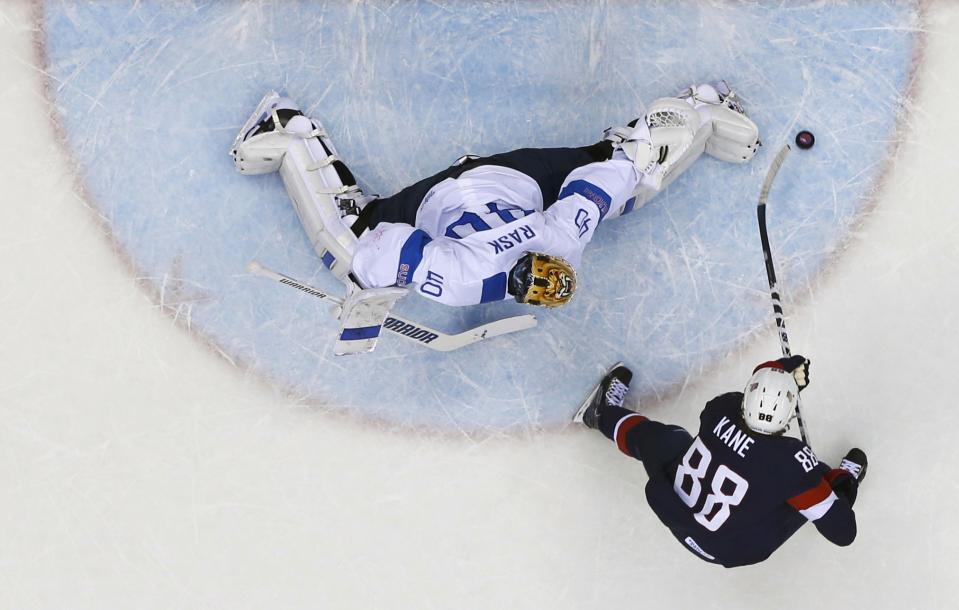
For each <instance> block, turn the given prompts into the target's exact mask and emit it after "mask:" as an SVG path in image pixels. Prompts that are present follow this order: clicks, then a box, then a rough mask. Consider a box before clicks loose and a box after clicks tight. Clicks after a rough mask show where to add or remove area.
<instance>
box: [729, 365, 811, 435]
mask: <svg viewBox="0 0 959 610" xmlns="http://www.w3.org/2000/svg"><path fill="white" fill-rule="evenodd" d="M798 402H799V386H797V385H796V380H795V379H794V378H793V376H792V373H787V372H786V371H784V370H783V369H781V368H778V367H772V366H762V367H761V368H759V369H757V370H756V371H755V372H753V376H752V377H750V378H749V383H747V384H746V389H745V391H744V392H743V420H745V422H746V425H747V426H749V428H750V429H751V430H753V431H755V432H760V433H762V434H782V433H783V432H785V431H786V429H787V428H788V427H789V422H790V420H792V418H793V415H794V414H795V413H796V405H797V404H798Z"/></svg>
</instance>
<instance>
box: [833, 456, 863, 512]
mask: <svg viewBox="0 0 959 610" xmlns="http://www.w3.org/2000/svg"><path fill="white" fill-rule="evenodd" d="M867 466H868V460H867V459H866V454H865V452H864V451H863V450H862V449H855V448H854V449H850V450H849V453H847V454H846V457H844V458H843V459H842V462H841V463H840V464H839V468H834V469H833V470H832V471H830V473H829V474H828V475H827V477H826V478H827V479H828V480H829V485H830V486H831V487H832V490H833V491H834V492H836V495H837V496H839V497H840V498H845V499H846V500H847V501H848V502H849V506H852V505H853V504H855V502H856V492H858V491H859V484H860V483H862V482H863V480H864V479H865V478H866V468H867Z"/></svg>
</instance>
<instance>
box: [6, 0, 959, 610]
mask: <svg viewBox="0 0 959 610" xmlns="http://www.w3.org/2000/svg"><path fill="white" fill-rule="evenodd" d="M633 23H634V24H635V26H636V27H635V28H632V27H629V24H633ZM717 24H718V26H721V27H718V26H717ZM800 26H802V27H800ZM757 33H758V34H757ZM957 34H959V6H957V5H955V4H954V3H951V2H929V3H923V4H921V5H919V6H915V5H913V4H909V3H865V2H862V3H859V2H851V3H842V4H837V5H832V4H829V3H810V4H803V3H795V4H789V5H786V6H782V5H780V4H775V5H774V4H771V3H770V4H768V5H763V4H759V5H749V6H746V5H738V4H723V3H702V4H695V3H684V5H683V7H682V8H680V9H675V10H674V9H670V8H669V4H667V3H648V4H639V3H637V4H630V5H626V4H625V3H623V4H619V3H610V4H607V3H595V5H594V4H591V3H579V2H572V1H571V2H544V3H516V4H509V3H492V4H484V5H477V4H467V3H432V4H428V3H424V4H422V5H419V4H417V5H414V4H412V3H402V4H387V3H375V2H370V3H354V4H348V5H346V4H341V3H335V2H330V3H315V4H311V3H296V4H291V3H283V4H270V3H244V4H232V3H231V4H227V3H224V4H177V5H157V4H153V3H120V2H117V3H101V4H97V3H94V4H86V3H72V2H50V3H40V2H17V1H10V0H7V1H0V48H2V53H0V76H2V77H3V78H2V79H0V101H2V107H3V108H4V110H5V112H6V113H7V116H8V120H7V121H6V122H5V129H4V137H3V138H2V143H0V175H2V176H3V177H4V178H5V180H4V187H5V188H4V196H3V199H4V204H5V205H3V206H2V207H0V248H2V252H3V253H4V254H5V255H4V256H3V257H0V269H2V274H0V277H2V278H3V282H2V283H0V313H2V314H3V315H2V316H0V324H2V330H0V371H2V373H0V456H2V459H0V525H2V530H3V531H4V537H3V542H2V544H0V608H16V609H20V608H66V607H69V608H231V609H232V608H454V607H455V608H597V607H609V606H613V605H615V606H623V605H630V606H639V607H657V608H659V607H666V608H767V607H782V608H809V607H813V606H817V605H818V606H826V605H829V606H830V607H832V606H835V607H842V608H953V607H959V594H956V593H955V592H954V590H953V586H952V581H953V580H954V577H952V576H950V574H954V572H955V565H954V564H955V561H956V559H957V558H959V533H957V528H956V526H955V525H954V524H953V514H952V513H953V511H954V510H955V509H956V504H957V499H959V489H957V487H959V485H957V483H956V482H955V479H954V476H953V470H954V469H955V468H957V467H959V455H957V450H956V449H955V447H954V445H953V444H952V443H951V433H952V429H954V428H955V427H956V424H957V423H959V416H957V415H956V412H957V411H956V409H955V407H954V405H953V402H954V399H953V396H952V395H953V392H952V391H950V390H951V388H952V384H953V382H952V380H953V378H954V377H955V374H954V373H952V372H950V371H952V369H953V368H954V363H955V362H956V361H957V356H959V348H957V347H956V345H955V338H956V336H957V334H959V315H957V314H956V313H955V311H954V302H955V301H956V298H957V297H959V281H957V280H956V279H955V278H956V274H957V271H959V269H957V268H959V246H957V244H956V237H957V226H959V211H957V210H956V206H955V203H954V202H955V187H954V185H955V184H956V183H957V181H959V178H957V175H959V174H957V171H956V170H957V169H959V161H956V160H955V158H954V156H953V155H952V150H953V142H954V141H955V139H956V138H957V137H959V120H957V119H956V117H955V113H954V111H953V108H952V106H953V105H954V102H953V100H955V99H959V71H957V70H956V68H955V62H954V57H956V56H959V42H957V41H959V37H957ZM743 38H746V39H748V40H749V42H748V43H741V42H740V41H741V40H742V39H743ZM584 41H585V42H584ZM509 45H513V46H509ZM504 49H505V50H504ZM625 49H630V51H627V50H625ZM640 53H641V54H642V55H640ZM328 75H329V78H328V79H327V76H328ZM715 76H725V77H728V78H730V80H732V81H734V83H735V84H736V85H737V86H738V87H739V88H740V89H741V90H742V91H743V95H744V98H745V99H746V100H747V102H748V104H749V108H750V111H751V114H752V116H754V117H755V118H756V120H757V123H758V124H759V125H760V128H761V129H762V130H763V133H764V140H765V141H766V143H767V147H766V148H765V150H764V151H763V152H762V153H761V154H760V156H759V157H757V159H756V162H755V163H753V164H752V165H751V166H746V167H732V166H725V165H723V164H720V163H718V162H716V161H713V160H703V161H700V162H699V163H697V165H696V166H694V167H693V168H692V169H691V170H690V172H689V173H688V174H687V175H686V176H684V177H683V178H682V179H681V180H680V181H679V182H677V183H676V184H675V185H673V187H671V188H670V190H669V191H668V192H666V193H664V194H663V195H662V196H661V197H660V198H659V199H657V200H655V201H654V202H653V203H650V204H649V205H648V206H647V207H646V208H644V209H643V210H640V211H638V212H636V213H635V214H634V215H632V216H628V217H625V218H623V219H621V220H617V221H615V224H614V223H609V226H608V227H607V226H604V228H603V231H606V234H603V232H602V231H601V232H600V233H599V234H598V235H597V238H596V240H595V241H594V243H593V244H592V245H591V246H590V249H589V250H587V258H586V261H585V266H584V270H583V277H584V278H586V279H587V281H592V282H593V285H592V286H590V285H589V284H585V283H584V290H583V293H582V294H580V295H578V299H577V301H578V302H577V303H576V304H575V307H578V308H581V309H574V310H573V311H570V312H567V313H563V314H560V315H556V314H540V317H541V327H540V328H538V329H536V330H535V331H529V332H530V333H533V334H531V335H529V336H528V337H521V336H519V335H517V336H516V337H515V338H499V339H495V340H493V341H491V342H490V343H489V344H485V345H478V346H474V347H472V348H470V349H469V350H465V351H464V352H462V353H461V354H457V355H456V356H455V357H452V358H450V359H444V357H443V356H438V355H434V354H424V353H422V352H418V351H416V350H415V346H407V345H406V344H398V343H397V342H394V343H393V344H387V343H386V341H385V340H384V341H383V344H382V345H381V346H380V348H378V350H377V352H376V353H374V354H373V355H372V356H371V357H367V359H366V360H365V361H364V360H358V359H353V360H351V361H350V362H348V363H345V364H342V363H339V362H338V361H336V360H334V359H332V357H331V356H329V355H328V354H329V349H328V348H329V343H330V341H331V338H330V335H331V333H332V326H331V325H329V324H326V321H325V319H324V318H323V316H324V315H325V314H324V312H323V310H322V308H317V307H316V306H315V304H314V303H313V302H312V301H311V300H310V299H308V298H306V297H301V296H300V295H298V294H295V293H294V294H292V295H290V294H287V293H286V292H284V290H285V289H283V288H282V287H277V286H274V285H271V284H269V283H268V282H265V281H264V282H263V283H261V282H260V281H258V280H255V279H251V278H249V277H248V276H246V275H245V274H243V272H242V265H243V264H244V263H245V262H246V261H247V260H248V259H249V258H250V257H251V256H257V257H260V258H262V259H263V260H264V262H268V263H271V264H273V265H275V266H277V267H279V268H281V269H283V270H285V271H288V272H290V273H292V274H295V275H299V276H301V277H303V278H304V279H309V280H310V281H313V282H315V283H317V284H322V283H323V282H324V281H326V278H325V276H324V272H323V271H322V270H317V269H316V261H315V259H314V258H313V256H314V255H313V253H312V251H311V250H310V247H309V244H308V242H307V240H306V239H305V237H303V236H302V235H301V234H300V233H298V232H297V231H298V227H297V226H296V220H295V217H294V216H293V214H292V211H291V210H290V209H289V204H288V202H287V200H286V199H285V197H286V196H285V193H284V192H283V189H282V186H281V185H280V184H279V180H278V179H276V177H275V176H273V177H264V178H262V179H260V178H246V177H242V176H239V175H238V174H235V173H233V171H232V168H231V167H230V163H229V158H228V157H227V156H226V152H225V151H226V149H227V148H228V146H229V143H230V141H231V140H232V138H233V135H234V133H235V130H236V129H237V128H238V127H239V125H240V124H241V123H242V121H243V119H244V118H245V117H246V115H247V114H248V112H249V111H250V109H252V106H253V105H255V103H256V100H257V99H259V96H260V94H261V93H262V90H263V89H264V88H268V87H280V88H285V89H286V90H288V91H289V92H290V93H291V95H293V96H294V97H295V98H297V99H299V100H300V101H301V103H302V105H303V106H304V108H305V109H306V110H307V111H308V112H310V113H311V114H315V115H317V116H319V117H320V118H322V119H323V120H324V121H325V122H327V123H328V127H330V129H331V132H332V133H333V135H334V138H335V141H336V142H337V145H338V147H339V148H340V149H341V153H343V154H344V157H349V159H348V161H349V162H350V165H351V166H352V167H353V168H354V170H356V172H357V174H358V175H360V176H361V182H363V184H364V186H366V187H368V188H370V189H372V190H374V191H379V192H384V193H385V192H390V191H392V190H395V189H397V188H399V187H400V186H402V185H403V184H405V182H408V181H410V180H413V179H416V178H418V177H419V176H421V175H423V174H425V173H428V172H431V171H436V170H438V169H440V168H441V167H442V166H443V165H445V164H446V163H448V162H449V161H450V160H452V159H453V158H455V157H456V156H458V155H459V154H460V153H461V152H464V151H465V150H472V151H473V152H478V153H491V152H495V151H497V150H501V149H508V148H512V147H516V146H523V145H538V146H552V145H564V144H579V143H586V142H589V141H591V140H593V139H595V138H596V137H598V134H599V133H600V132H601V130H602V128H603V127H605V126H607V125H608V124H612V123H615V122H619V121H621V120H628V119H630V118H632V116H633V115H635V114H638V113H639V111H640V110H641V106H642V104H643V103H648V102H650V101H652V99H654V98H655V97H658V96H661V95H668V94H670V93H674V92H675V91H674V90H675V89H676V87H677V85H679V86H680V87H681V86H685V85H686V84H688V83H689V82H695V81H698V80H706V79H709V78H713V77H715ZM340 91H344V92H346V93H339V92H340ZM630 104H632V105H633V106H632V108H629V109H626V110H624V107H626V106H629V105H630ZM624 113H625V114H624ZM802 126H805V127H808V128H810V129H813V130H814V131H816V132H817V136H819V143H818V144H817V147H816V148H814V149H813V150H812V151H809V153H803V152H800V151H797V152H794V153H793V155H792V157H791V158H790V159H789V160H788V161H787V165H786V166H785V167H784V169H783V174H782V176H781V177H780V179H779V182H778V183H777V187H776V189H775V190H774V193H773V198H772V199H771V203H770V205H771V210H770V224H771V227H770V229H771V238H772V240H773V247H774V249H775V250H776V253H777V264H778V265H779V267H780V271H781V274H780V275H781V276H782V277H781V280H782V282H783V283H784V297H785V299H786V303H785V307H786V310H787V314H789V319H788V324H789V332H790V337H791V338H792V342H793V346H794V349H796V350H797V351H801V352H803V353H806V354H807V355H809V356H810V357H811V358H812V360H813V370H812V378H813V385H812V386H811V387H810V389H809V390H808V391H807V392H804V399H805V402H804V406H805V415H806V419H807V420H808V424H809V427H810V432H811V434H812V440H813V444H814V448H815V449H816V451H817V453H818V454H819V455H820V457H821V458H822V459H825V460H826V461H828V462H831V463H835V462H837V461H838V459H839V457H841V455H842V454H843V453H844V452H845V450H846V449H847V448H848V447H849V446H851V445H858V446H861V447H862V448H864V449H865V450H866V451H867V452H868V453H869V456H870V462H871V467H870V474H869V480H868V481H867V482H866V484H865V485H864V487H863V490H862V493H861V495H860V500H859V502H858V503H857V505H856V508H857V516H858V520H859V537H858V539H857V541H856V542H855V543H854V544H853V545H852V546H851V547H849V548H845V549H840V548H837V547H833V546H831V545H830V544H829V543H828V542H826V541H825V540H824V539H822V538H821V537H820V536H819V535H818V534H817V533H816V531H815V530H814V529H813V528H811V527H806V528H804V529H803V530H801V531H800V533H799V534H797V535H796V536H795V537H794V539H793V540H791V541H790V542H789V543H787V545H786V546H784V547H783V548H782V549H781V550H780V551H779V552H777V553H776V554H775V555H774V556H773V557H772V558H771V559H770V560H769V561H767V562H766V563H764V564H762V565H759V566H755V567H750V568H744V569H738V570H732V571H729V570H723V569H721V568H716V567H714V566H710V565H706V564H703V563H701V562H699V561H698V560H696V559H695V558H694V557H693V556H692V555H690V554H689V553H688V552H687V551H685V550H684V549H682V548H680V547H679V545H677V544H676V543H675V541H674V540H673V539H672V538H671V536H669V534H668V532H667V531H666V530H665V529H664V528H663V527H662V526H661V525H660V524H659V523H658V521H657V520H656V518H655V516H654V515H653V514H652V513H651V511H649V509H648V508H647V506H646V505H645V500H644V498H643V494H642V488H643V485H644V484H645V475H644V472H643V470H642V468H641V466H639V465H638V464H637V463H635V462H632V461H631V460H628V459H626V458H624V457H622V456H621V455H619V454H618V453H617V452H616V451H615V448H614V447H613V445H612V444H611V443H609V442H608V441H606V440H605V439H604V438H602V437H601V436H599V435H597V434H596V433H592V432H589V431H586V430H583V429H579V428H573V427H566V426H564V425H563V424H562V421H563V419H564V418H565V417H568V415H569V414H570V413H571V412H572V411H573V410H575V407H576V403H578V401H579V400H580V395H581V394H583V393H584V391H585V390H587V389H588V386H589V385H590V384H591V383H593V381H594V380H595V377H596V376H597V373H598V372H599V371H601V370H602V369H603V368H604V367H605V366H606V364H608V363H610V362H612V361H615V360H616V359H620V358H622V359H625V360H627V361H628V362H630V363H631V364H634V365H635V366H636V367H637V369H638V371H639V373H640V383H639V384H637V387H636V392H635V394H636V397H635V398H634V399H633V406H634V407H639V408H642V409H643V410H644V411H645V412H647V413H648V414H649V415H650V416H652V417H654V418H658V419H665V420H668V421H672V422H676V423H680V424H683V425H687V426H691V427H694V426H695V424H696V421H697V416H698V413H699V410H700V409H701V407H702V405H703V404H704V403H705V402H706V400H708V399H709V398H711V397H713V396H715V395H716V394H719V393H721V392H726V391H729V390H733V389H739V388H740V387H741V386H742V384H743V383H744V381H745V378H746V376H747V375H748V372H749V371H750V370H751V368H752V366H753V365H754V364H755V363H757V362H759V361H762V360H765V359H767V358H769V357H772V356H775V355H776V353H777V352H778V350H779V348H778V344H777V340H776V338H775V335H774V333H773V332H772V329H771V320H770V319H769V318H770V316H769V314H768V302H767V300H766V299H767V295H766V292H765V287H764V282H765V278H764V275H763V269H762V258H761V255H760V254H759V251H758V249H759V248H758V236H757V235H756V230H755V219H754V203H755V198H756V195H757V194H758V188H759V184H760V182H761V179H762V174H763V173H764V172H765V169H766V167H767V165H768V162H769V160H770V159H771V156H772V155H773V154H774V153H775V150H776V149H777V148H778V146H779V145H781V143H783V142H784V141H786V139H787V138H788V137H789V136H791V135H792V134H793V133H794V132H795V130H796V129H798V128H800V127H802ZM570 140H572V141H570ZM803 155H805V156H803ZM352 159H355V161H353V160H352ZM270 178H272V179H270ZM634 253H635V256H636V257H637V259H638V260H639V262H640V263H641V264H637V265H628V264H624V263H623V261H624V259H625V258H626V257H627V256H633V255H634ZM608 259H611V260H612V261H615V262H610V260H608ZM629 260H632V259H629ZM620 271H621V272H622V274H625V276H626V281H622V280H621V279H620V275H619V272H620ZM617 291H620V292H617ZM415 298H416V297H415V296H414V297H410V298H408V299H407V301H408V302H407V303H404V305H405V306H407V307H409V309H407V310H404V313H405V314H408V315H410V316H413V315H416V316H418V317H419V318H421V319H423V320H424V321H425V320H432V319H436V320H439V321H438V322H437V325H439V326H443V327H448V328H449V329H453V328H455V327H456V326H457V325H466V324H473V323H478V322H480V321H485V320H488V319H493V318H495V317H498V316H500V315H505V314H506V313H510V312H514V311H517V309H516V308H515V306H512V305H509V304H503V305H501V306H498V307H496V308H490V309H492V311H490V310H489V309H487V310H483V311H480V310H479V308H474V309H473V310H472V311H465V312H455V313H454V312H448V311H444V310H441V309H440V308H438V306H434V305H431V304H428V303H424V302H422V301H419V302H416V301H414V299H415ZM623 328H627V329H629V330H628V331H623ZM584 335H585V336H584ZM557 337H558V338H557ZM524 357H525V359H524ZM360 358H363V357H360ZM564 358H565V359H564ZM551 363H552V364H551ZM504 368H505V369H506V372H504V373H502V376H505V378H506V381H504V382H503V383H499V384H497V383H496V381H497V380H500V379H502V377H501V376H500V375H501V374H500V372H499V371H500V370H502V369H504ZM404 372H410V374H409V378H403V373H404ZM550 375H552V377H550ZM344 378H345V379H347V380H353V381H350V383H354V384H356V385H355V387H356V388H357V390H356V391H353V392H348V391H345V390H341V389H340V387H341V385H342V384H341V383H340V382H341V381H342V380H343V379H344ZM357 380H359V381H357ZM545 380H551V381H550V382H547V381H545ZM430 384H433V385H435V386H436V388H438V389H435V390H431V391H429V392H426V393H418V392H420V391H421V390H422V388H423V387H426V386H429V385H430ZM338 392H342V393H343V396H349V397H353V398H351V399H350V400H347V399H344V398H343V396H341V395H340V394H338Z"/></svg>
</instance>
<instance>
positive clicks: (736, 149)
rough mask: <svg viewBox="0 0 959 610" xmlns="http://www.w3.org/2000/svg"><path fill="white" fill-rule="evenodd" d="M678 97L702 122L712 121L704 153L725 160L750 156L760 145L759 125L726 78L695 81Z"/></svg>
mask: <svg viewBox="0 0 959 610" xmlns="http://www.w3.org/2000/svg"><path fill="white" fill-rule="evenodd" d="M680 97H682V98H684V99H686V100H687V101H688V102H689V103H690V104H692V105H693V107H695V108H696V110H697V111H698V112H699V114H700V116H701V117H702V122H703V124H708V125H712V133H711V134H710V136H709V138H708V139H707V141H706V154H708V155H709V156H711V157H714V158H716V159H719V160H720V161H726V162H727V163H746V162H748V161H750V160H752V158H753V157H754V156H755V155H756V151H757V150H758V149H759V146H760V143H759V128H758V127H756V124H755V123H754V122H753V121H752V120H750V118H749V117H748V116H746V111H745V109H743V105H742V104H741V103H740V102H739V99H738V98H737V96H736V93H735V92H734V91H733V90H732V89H730V88H729V85H728V84H727V83H726V81H719V82H718V83H716V84H715V85H710V84H703V85H694V86H692V87H690V88H689V90H688V91H687V92H686V93H685V94H683V95H682V96H680Z"/></svg>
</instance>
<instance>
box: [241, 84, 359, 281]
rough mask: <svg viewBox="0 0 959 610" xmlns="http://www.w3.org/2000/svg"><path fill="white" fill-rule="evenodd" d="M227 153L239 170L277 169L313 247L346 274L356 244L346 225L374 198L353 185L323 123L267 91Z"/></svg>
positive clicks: (338, 272)
mask: <svg viewBox="0 0 959 610" xmlns="http://www.w3.org/2000/svg"><path fill="white" fill-rule="evenodd" d="M231 152H232V154H233V161H234V164H235V165H236V168H237V170H238V171H240V172H241V173H243V174H262V173H267V172H271V171H277V170H279V172H280V176H281V177H282V178H283V184H284V185H285V186H286V191H287V193H288V194H289V196H290V198H291V199H292V200H293V207H294V209H295V210H296V214H297V216H298V217H299V219H300V222H301V223H302V224H303V227H304V229H305V230H306V233H307V235H308V236H309V238H310V242H311V243H312V244H313V248H314V250H316V253H317V254H318V255H319V257H320V259H321V260H322V261H323V263H324V264H325V265H326V266H327V267H329V268H330V270H331V271H332V272H333V274H334V275H335V276H337V277H338V278H340V279H344V278H346V276H347V275H348V274H349V272H350V264H351V262H352V259H353V248H354V246H355V244H356V236H355V235H354V234H353V231H352V230H351V228H350V227H351V226H352V224H353V223H354V222H355V221H356V219H357V218H358V217H359V213H360V211H361V210H362V209H363V207H365V206H366V204H367V203H369V202H370V201H371V200H372V199H373V197H369V196H366V195H364V194H363V192H362V191H361V190H360V188H359V187H358V186H357V185H356V178H354V177H353V173H352V172H350V170H349V168H348V167H346V165H345V164H344V163H343V162H342V161H341V160H340V158H339V157H338V156H337V152H336V148H335V147H334V146H333V142H332V141H331V140H330V138H329V135H328V134H327V133H326V130H325V129H324V128H323V125H322V124H320V122H319V121H317V120H315V119H310V118H308V117H306V116H304V115H303V114H302V113H301V112H300V111H299V109H298V108H297V106H296V104H295V103H294V102H293V101H292V100H290V99H288V98H284V97H280V96H279V94H277V93H276V92H274V91H271V92H269V93H267V94H266V96H264V98H263V100H262V101H261V102H260V104H259V106H257V109H256V110H255V111H254V112H253V114H252V115H251V116H250V118H249V119H248V120H247V122H246V124H245V125H244V126H243V128H242V129H241V130H240V133H239V134H238V135H237V137H236V140H235V141H234V144H233V149H232V151H231Z"/></svg>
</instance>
